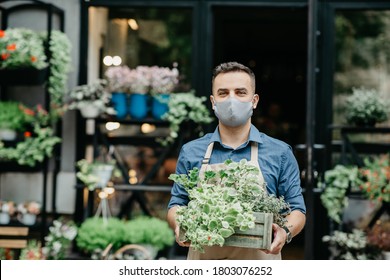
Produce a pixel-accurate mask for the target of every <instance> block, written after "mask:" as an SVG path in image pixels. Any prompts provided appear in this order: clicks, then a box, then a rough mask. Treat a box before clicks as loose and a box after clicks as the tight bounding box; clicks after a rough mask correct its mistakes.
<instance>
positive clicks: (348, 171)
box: [319, 164, 359, 223]
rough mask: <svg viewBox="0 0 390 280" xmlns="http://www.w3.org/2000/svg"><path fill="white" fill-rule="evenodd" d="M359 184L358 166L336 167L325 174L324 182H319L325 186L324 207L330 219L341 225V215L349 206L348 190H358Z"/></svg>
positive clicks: (322, 195)
mask: <svg viewBox="0 0 390 280" xmlns="http://www.w3.org/2000/svg"><path fill="white" fill-rule="evenodd" d="M358 182H359V179H358V168H357V166H344V165H341V164H338V165H336V166H335V167H334V168H333V169H329V170H327V171H326V172H325V175H324V182H319V185H320V186H322V187H323V186H324V187H325V188H324V190H323V193H322V194H321V202H322V205H323V206H324V207H325V208H326V210H327V212H328V216H329V218H331V219H332V220H333V221H335V222H336V223H341V215H342V213H343V210H344V208H345V207H347V205H348V197H347V196H346V193H347V190H348V188H349V187H350V186H351V187H352V188H356V187H357V184H358Z"/></svg>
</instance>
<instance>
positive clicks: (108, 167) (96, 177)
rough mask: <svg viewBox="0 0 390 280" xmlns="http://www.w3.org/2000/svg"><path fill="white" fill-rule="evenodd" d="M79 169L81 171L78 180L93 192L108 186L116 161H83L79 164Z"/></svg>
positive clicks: (78, 173) (77, 174)
mask: <svg viewBox="0 0 390 280" xmlns="http://www.w3.org/2000/svg"><path fill="white" fill-rule="evenodd" d="M77 167H78V169H79V171H78V172H77V173H76V176H77V178H79V179H80V180H81V181H82V182H83V183H84V184H85V186H87V187H88V189H89V190H91V191H92V190H94V189H95V188H104V187H106V186H107V183H108V181H109V180H110V179H111V176H112V174H113V170H114V168H115V160H108V161H105V162H101V161H94V162H88V161H87V160H86V159H81V160H79V161H78V162H77Z"/></svg>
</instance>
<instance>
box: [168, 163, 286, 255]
mask: <svg viewBox="0 0 390 280" xmlns="http://www.w3.org/2000/svg"><path fill="white" fill-rule="evenodd" d="M225 165H226V168H224V169H222V170H221V171H218V172H214V171H206V172H205V176H204V178H199V169H198V168H194V169H193V170H191V171H190V172H189V173H188V175H187V174H181V175H178V174H171V175H170V176H169V179H171V180H173V181H174V182H176V183H177V184H179V185H181V186H183V187H184V188H185V189H186V191H187V192H188V195H189V198H190V201H189V203H188V205H187V206H180V207H179V208H178V210H177V212H176V217H177V219H176V221H177V223H178V225H179V226H180V229H181V231H182V232H183V238H182V239H183V240H189V241H191V247H192V248H193V249H194V250H198V251H200V252H204V246H213V245H219V246H223V245H224V244H225V242H226V240H227V239H228V238H229V237H231V236H232V235H233V234H234V233H236V232H237V231H238V230H240V231H246V230H249V229H252V228H254V227H255V212H260V213H271V214H273V223H276V224H278V225H280V226H283V225H285V223H286V219H285V213H286V212H288V211H289V205H288V204H287V203H286V202H285V201H284V199H283V198H282V197H281V198H277V197H276V196H274V195H269V194H268V193H267V191H266V186H265V185H260V183H259V182H258V172H259V170H258V169H257V168H256V167H254V166H252V165H250V164H249V163H248V162H247V161H246V160H245V159H244V160H241V161H240V162H232V161H231V160H227V161H225ZM271 224H272V223H271ZM270 233H272V229H271V228H269V233H267V234H270ZM264 237H265V236H264Z"/></svg>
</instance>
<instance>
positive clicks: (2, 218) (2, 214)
mask: <svg viewBox="0 0 390 280" xmlns="http://www.w3.org/2000/svg"><path fill="white" fill-rule="evenodd" d="M15 212H16V205H15V202H13V201H1V200H0V224H2V225H6V224H9V222H10V220H11V216H13V215H14V214H15Z"/></svg>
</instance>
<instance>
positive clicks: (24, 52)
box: [0, 28, 47, 69]
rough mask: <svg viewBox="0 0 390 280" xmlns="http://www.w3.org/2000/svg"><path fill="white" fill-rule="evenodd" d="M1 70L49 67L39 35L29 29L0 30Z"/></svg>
mask: <svg viewBox="0 0 390 280" xmlns="http://www.w3.org/2000/svg"><path fill="white" fill-rule="evenodd" d="M0 50H1V53H0V55H1V59H0V69H3V68H4V69H5V68H7V69H15V68H27V67H33V68H36V69H43V68H45V67H46V66H47V61H46V60H47V57H46V55H45V51H44V45H43V40H42V39H41V38H40V36H39V34H38V33H37V32H35V31H33V30H30V29H27V28H8V29H6V30H0Z"/></svg>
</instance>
